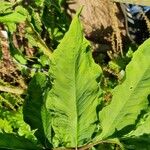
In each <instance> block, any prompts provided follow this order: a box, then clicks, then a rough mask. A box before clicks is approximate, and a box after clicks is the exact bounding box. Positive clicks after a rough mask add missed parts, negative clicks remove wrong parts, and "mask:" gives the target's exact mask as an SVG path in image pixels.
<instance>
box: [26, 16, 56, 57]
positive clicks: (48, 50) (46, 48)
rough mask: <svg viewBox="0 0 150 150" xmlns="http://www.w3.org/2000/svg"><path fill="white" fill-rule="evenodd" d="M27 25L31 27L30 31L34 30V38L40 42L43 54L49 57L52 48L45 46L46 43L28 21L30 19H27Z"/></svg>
mask: <svg viewBox="0 0 150 150" xmlns="http://www.w3.org/2000/svg"><path fill="white" fill-rule="evenodd" d="M26 22H27V25H28V26H29V27H30V28H31V29H32V31H33V32H34V34H35V36H36V39H37V40H38V42H39V43H40V44H41V46H42V48H43V49H41V50H42V51H43V53H44V54H45V55H47V56H48V57H49V58H51V56H52V52H53V50H52V48H49V47H47V45H46V44H45V42H44V41H43V40H42V39H41V37H40V35H39V34H38V32H36V31H35V29H34V27H33V25H32V24H31V23H30V21H29V20H28V19H27V21H26Z"/></svg>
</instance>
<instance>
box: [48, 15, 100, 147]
mask: <svg viewBox="0 0 150 150" xmlns="http://www.w3.org/2000/svg"><path fill="white" fill-rule="evenodd" d="M78 17H79V16H78V15H77V16H75V18H74V19H73V21H72V24H71V26H70V29H69V31H68V32H67V33H66V35H65V37H64V38H63V40H62V41H61V43H60V45H59V46H58V48H57V49H56V50H55V51H54V53H53V57H52V60H51V68H50V74H51V77H52V80H53V82H52V89H51V90H50V92H49V94H48V97H47V99H46V108H47V109H48V111H49V112H50V114H51V115H52V127H53V130H54V134H55V136H54V142H55V143H57V141H58V144H59V145H60V146H66V147H78V146H81V145H83V144H85V143H87V142H89V141H90V140H91V136H92V134H93V132H94V130H95V128H96V124H95V122H96V121H97V115H96V107H97V105H98V104H99V96H100V94H101V92H100V88H99V80H100V76H101V68H100V67H99V66H98V65H96V64H95V63H94V60H93V59H92V55H91V51H90V49H89V43H88V42H87V41H86V40H85V39H84V37H83V33H82V28H81V25H80V21H79V18H78ZM55 146H58V145H57V144H55Z"/></svg>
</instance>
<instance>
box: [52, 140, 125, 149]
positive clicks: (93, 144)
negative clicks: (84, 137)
mask: <svg viewBox="0 0 150 150" xmlns="http://www.w3.org/2000/svg"><path fill="white" fill-rule="evenodd" d="M98 144H116V145H118V146H119V147H120V148H121V149H122V150H123V149H124V148H123V147H122V145H120V144H119V143H116V142H115V141H112V140H104V141H96V142H93V143H90V144H88V145H85V146H82V147H78V148H54V149H53V150H88V149H90V148H92V147H94V146H96V145H98Z"/></svg>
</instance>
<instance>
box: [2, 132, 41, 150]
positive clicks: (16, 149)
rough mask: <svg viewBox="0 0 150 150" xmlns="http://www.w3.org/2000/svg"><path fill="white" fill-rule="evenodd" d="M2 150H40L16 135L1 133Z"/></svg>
mask: <svg viewBox="0 0 150 150" xmlns="http://www.w3.org/2000/svg"><path fill="white" fill-rule="evenodd" d="M0 149H1V150H4V149H9V150H40V149H42V148H38V147H37V146H36V145H35V144H34V143H32V142H31V141H29V140H28V139H25V138H24V137H19V136H16V135H14V134H8V133H0Z"/></svg>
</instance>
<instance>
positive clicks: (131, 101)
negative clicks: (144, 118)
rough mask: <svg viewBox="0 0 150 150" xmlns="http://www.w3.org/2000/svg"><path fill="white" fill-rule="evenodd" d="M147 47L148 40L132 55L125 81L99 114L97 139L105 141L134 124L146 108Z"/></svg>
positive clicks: (149, 83)
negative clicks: (99, 125) (100, 131)
mask: <svg viewBox="0 0 150 150" xmlns="http://www.w3.org/2000/svg"><path fill="white" fill-rule="evenodd" d="M149 47H150V39H149V40H147V41H146V42H145V43H144V44H142V45H141V46H140V47H139V49H138V50H137V51H136V52H135V53H134V56H133V59H132V61H131V62H130V63H129V65H128V66H127V68H126V79H125V81H124V82H123V83H122V84H121V85H119V86H117V87H116V88H115V90H114V93H113V99H112V102H111V104H110V105H108V106H106V107H105V108H104V109H103V110H102V111H101V112H100V113H99V118H100V122H101V126H102V133H101V135H100V136H98V139H105V138H107V137H109V136H111V135H112V134H113V133H114V132H115V130H121V129H123V128H124V127H126V126H128V125H132V124H134V123H135V120H136V119H137V116H138V115H139V114H140V112H141V110H143V109H146V108H147V105H148V101H147V96H148V94H149V93H150V90H149V86H150V75H149V70H150V55H149Z"/></svg>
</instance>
